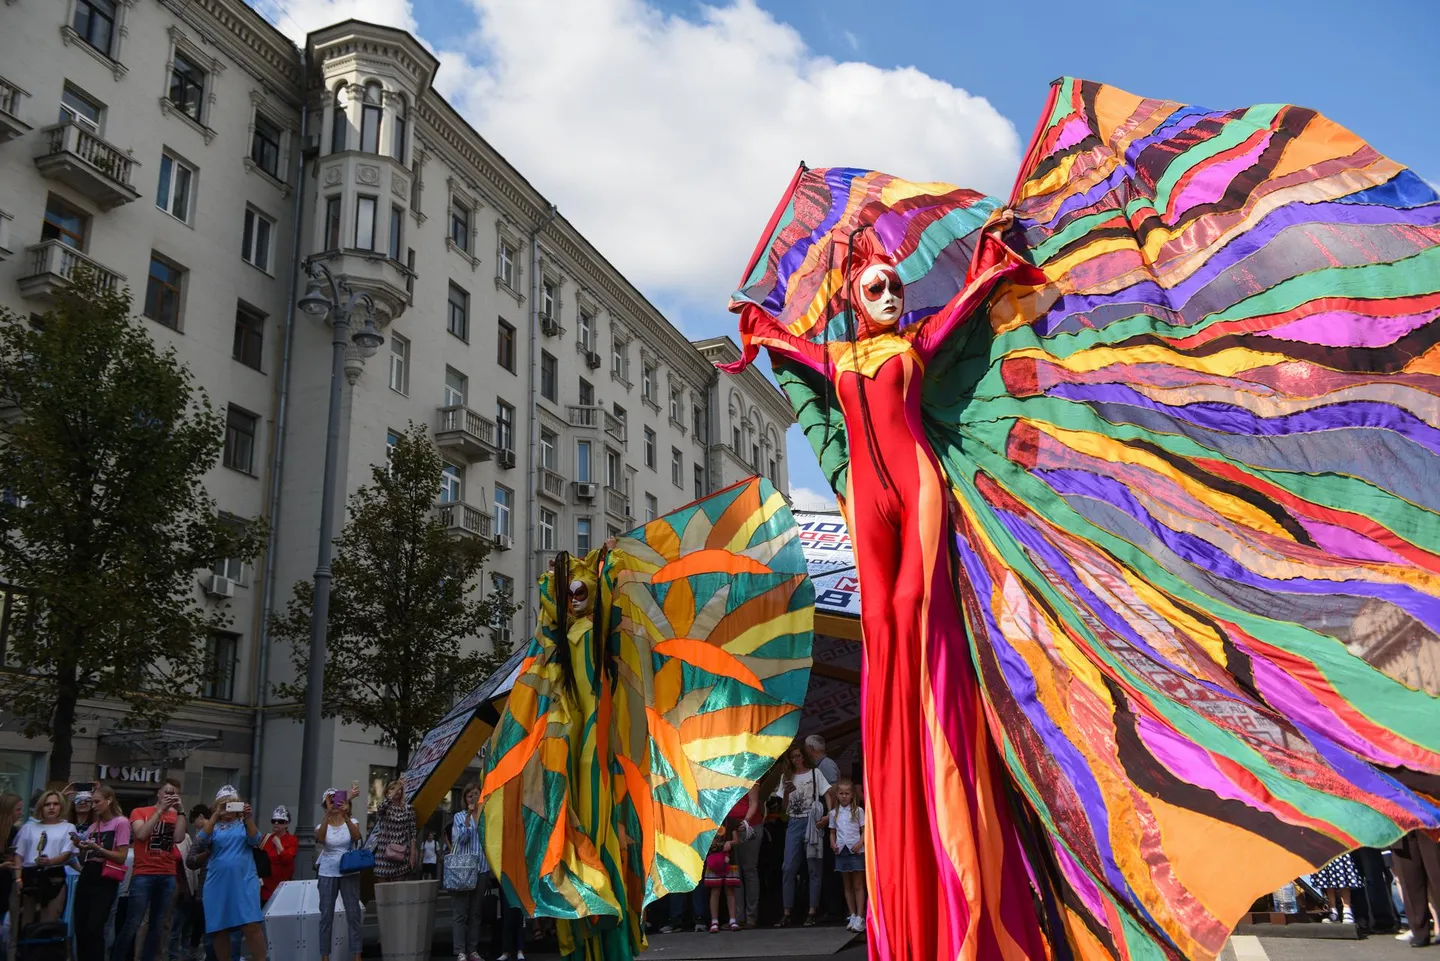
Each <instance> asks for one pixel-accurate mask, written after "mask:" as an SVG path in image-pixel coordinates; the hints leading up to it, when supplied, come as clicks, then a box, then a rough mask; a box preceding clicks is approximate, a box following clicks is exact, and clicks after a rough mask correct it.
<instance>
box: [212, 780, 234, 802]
mask: <svg viewBox="0 0 1440 961" xmlns="http://www.w3.org/2000/svg"><path fill="white" fill-rule="evenodd" d="M228 798H234V799H235V800H237V801H238V800H240V792H239V791H237V790H235V787H234V785H231V784H227V785H225V786H224V787H222V788H221V789H220V790H218V791H216V792H215V800H217V801H224V800H226V799H228Z"/></svg>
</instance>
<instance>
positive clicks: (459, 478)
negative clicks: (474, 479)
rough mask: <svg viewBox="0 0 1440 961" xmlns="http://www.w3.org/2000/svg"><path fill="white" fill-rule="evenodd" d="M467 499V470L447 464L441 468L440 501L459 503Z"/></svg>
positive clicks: (443, 502)
mask: <svg viewBox="0 0 1440 961" xmlns="http://www.w3.org/2000/svg"><path fill="white" fill-rule="evenodd" d="M464 499H465V470H464V468H461V467H458V466H456V465H455V464H446V465H445V466H444V467H443V468H441V470H440V503H442V504H458V503H459V502H460V501H462V500H464Z"/></svg>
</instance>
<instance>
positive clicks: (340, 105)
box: [330, 82, 350, 153]
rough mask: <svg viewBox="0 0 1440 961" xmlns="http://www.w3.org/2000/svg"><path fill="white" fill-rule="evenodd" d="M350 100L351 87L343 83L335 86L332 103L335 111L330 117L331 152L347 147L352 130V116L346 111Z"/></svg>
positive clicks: (337, 151)
mask: <svg viewBox="0 0 1440 961" xmlns="http://www.w3.org/2000/svg"><path fill="white" fill-rule="evenodd" d="M349 102H350V87H349V85H348V84H346V83H343V82H342V83H341V84H340V85H339V86H337V87H336V88H335V101H334V103H333V104H332V109H333V110H334V113H333V114H332V115H331V117H330V152H331V153H339V152H340V151H342V150H344V149H345V146H346V145H345V141H346V140H347V139H348V136H347V135H348V134H349V132H350V117H349V115H348V114H346V112H345V105H346V104H347V103H349Z"/></svg>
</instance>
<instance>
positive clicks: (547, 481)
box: [535, 467, 565, 504]
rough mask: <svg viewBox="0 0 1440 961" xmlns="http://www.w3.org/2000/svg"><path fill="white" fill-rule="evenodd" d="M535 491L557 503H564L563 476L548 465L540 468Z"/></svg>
mask: <svg viewBox="0 0 1440 961" xmlns="http://www.w3.org/2000/svg"><path fill="white" fill-rule="evenodd" d="M535 493H537V494H539V495H540V496H541V497H548V498H549V499H550V500H552V501H554V502H555V503H557V504H563V503H565V478H564V477H562V476H560V475H559V474H557V473H555V472H554V471H553V470H551V469H550V468H548V467H542V468H540V483H539V484H538V485H537V486H536V488H535Z"/></svg>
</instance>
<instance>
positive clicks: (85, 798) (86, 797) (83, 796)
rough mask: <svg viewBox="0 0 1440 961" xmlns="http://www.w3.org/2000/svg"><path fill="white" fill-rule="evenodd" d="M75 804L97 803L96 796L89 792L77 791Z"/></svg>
mask: <svg viewBox="0 0 1440 961" xmlns="http://www.w3.org/2000/svg"><path fill="white" fill-rule="evenodd" d="M75 803H76V804H94V803H95V796H94V795H92V794H91V793H90V792H89V791H76V792H75Z"/></svg>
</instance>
